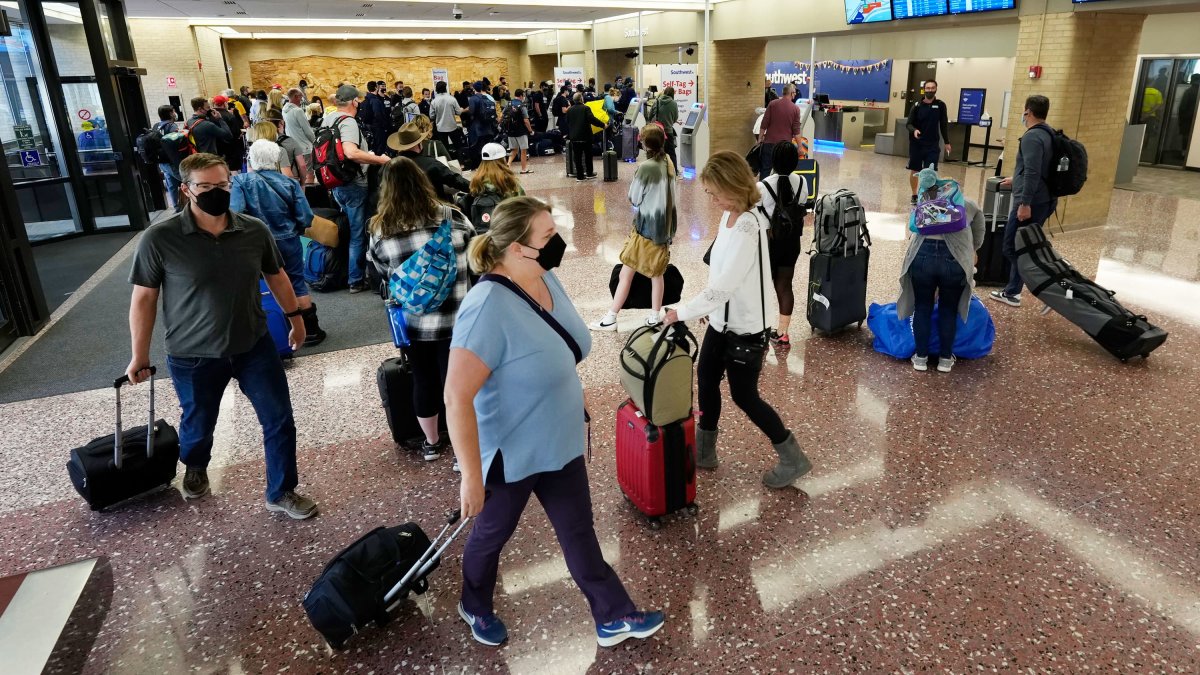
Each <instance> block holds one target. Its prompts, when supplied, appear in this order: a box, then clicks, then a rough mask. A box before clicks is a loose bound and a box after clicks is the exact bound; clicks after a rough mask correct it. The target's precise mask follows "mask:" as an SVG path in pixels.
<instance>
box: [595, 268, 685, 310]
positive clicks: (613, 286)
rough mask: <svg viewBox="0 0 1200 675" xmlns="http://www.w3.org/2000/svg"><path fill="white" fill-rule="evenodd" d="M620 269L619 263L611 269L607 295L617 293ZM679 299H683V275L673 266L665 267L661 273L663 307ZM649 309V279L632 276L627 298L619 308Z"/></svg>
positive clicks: (638, 275) (639, 275)
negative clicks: (665, 269)
mask: <svg viewBox="0 0 1200 675" xmlns="http://www.w3.org/2000/svg"><path fill="white" fill-rule="evenodd" d="M622 267H624V265H622V264H620V263H617V265H616V266H615V267H613V270H612V275H611V276H610V277H609V279H608V294H609V295H616V293H617V284H618V283H619V282H620V279H621V268H622ZM681 297H683V275H682V274H680V273H679V269H678V268H676V267H675V266H674V265H667V271H665V272H663V305H671V304H674V303H676V302H679V299H680V298H681ZM650 308H651V307H650V277H646V276H642V275H641V274H634V275H633V283H632V284H630V286H629V296H628V297H627V298H625V304H624V305H622V306H621V309H650Z"/></svg>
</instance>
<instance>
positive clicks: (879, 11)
mask: <svg viewBox="0 0 1200 675" xmlns="http://www.w3.org/2000/svg"><path fill="white" fill-rule="evenodd" d="M891 20H892V0H846V23H847V24H856V23H875V22H876V21H891Z"/></svg>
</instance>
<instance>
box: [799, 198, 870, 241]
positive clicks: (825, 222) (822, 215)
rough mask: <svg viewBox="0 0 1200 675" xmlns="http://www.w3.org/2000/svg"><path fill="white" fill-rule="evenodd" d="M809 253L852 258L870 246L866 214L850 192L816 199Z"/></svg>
mask: <svg viewBox="0 0 1200 675" xmlns="http://www.w3.org/2000/svg"><path fill="white" fill-rule="evenodd" d="M813 225H814V227H813V250H814V251H816V252H817V253H824V254H826V255H834V256H846V255H853V254H854V253H857V252H858V249H860V248H869V247H870V246H871V233H870V232H868V231H867V212H866V210H865V209H863V207H862V203H861V202H859V201H858V195H856V194H854V193H853V192H851V191H850V190H845V189H842V190H838V191H837V192H834V193H831V194H827V195H825V196H823V197H821V198H820V199H819V200H817V208H816V217H815V219H814V222H813Z"/></svg>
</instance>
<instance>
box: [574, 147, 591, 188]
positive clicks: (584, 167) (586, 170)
mask: <svg viewBox="0 0 1200 675" xmlns="http://www.w3.org/2000/svg"><path fill="white" fill-rule="evenodd" d="M571 157H572V159H573V160H574V164H573V166H574V167H575V177H576V178H577V179H579V180H583V177H584V176H595V175H596V167H595V166H593V164H592V142H591V141H571Z"/></svg>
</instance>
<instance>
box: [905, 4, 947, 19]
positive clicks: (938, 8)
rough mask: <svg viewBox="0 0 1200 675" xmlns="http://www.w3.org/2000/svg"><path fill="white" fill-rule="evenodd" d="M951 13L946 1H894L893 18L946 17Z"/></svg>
mask: <svg viewBox="0 0 1200 675" xmlns="http://www.w3.org/2000/svg"><path fill="white" fill-rule="evenodd" d="M949 13H950V9H949V8H948V7H947V6H946V0H892V16H894V17H896V18H897V19H915V18H917V17H920V16H944V15H946V14H949Z"/></svg>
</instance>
